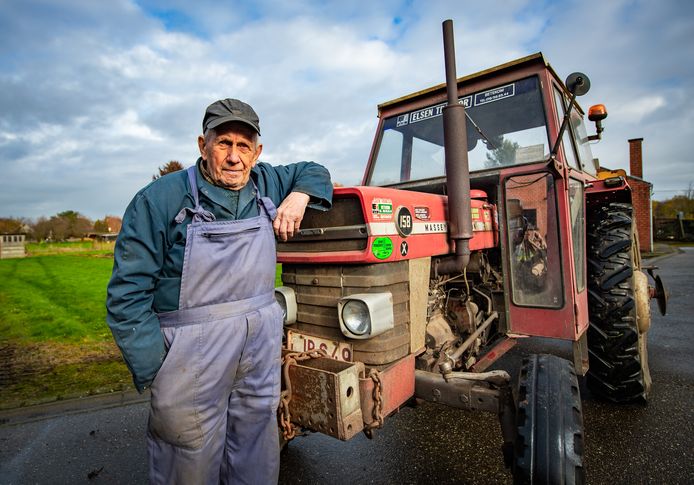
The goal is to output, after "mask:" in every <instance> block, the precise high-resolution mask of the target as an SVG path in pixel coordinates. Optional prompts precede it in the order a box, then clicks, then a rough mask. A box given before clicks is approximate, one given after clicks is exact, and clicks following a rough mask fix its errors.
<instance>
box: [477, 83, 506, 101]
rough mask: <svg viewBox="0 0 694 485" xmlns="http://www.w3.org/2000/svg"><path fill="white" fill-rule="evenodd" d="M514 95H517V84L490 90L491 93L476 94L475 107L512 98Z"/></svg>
mask: <svg viewBox="0 0 694 485" xmlns="http://www.w3.org/2000/svg"><path fill="white" fill-rule="evenodd" d="M514 94H516V85H515V84H507V85H506V86H501V87H499V88H494V89H490V90H489V91H483V92H481V93H477V94H475V106H480V105H482V104H487V103H491V102H493V101H499V100H500V99H504V98H510V97H511V96H513V95H514Z"/></svg>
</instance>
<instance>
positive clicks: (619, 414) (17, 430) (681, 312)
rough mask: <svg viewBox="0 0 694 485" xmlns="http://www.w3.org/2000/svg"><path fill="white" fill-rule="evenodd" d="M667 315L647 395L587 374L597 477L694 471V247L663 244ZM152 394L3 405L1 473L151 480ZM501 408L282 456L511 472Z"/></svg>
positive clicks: (419, 471)
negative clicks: (611, 387) (598, 394)
mask: <svg viewBox="0 0 694 485" xmlns="http://www.w3.org/2000/svg"><path fill="white" fill-rule="evenodd" d="M655 253H657V255H656V257H653V258H650V259H648V260H646V261H645V264H647V265H654V266H659V267H661V271H660V273H661V275H662V276H663V278H664V280H665V283H666V285H667V286H668V287H669V289H670V291H671V301H670V304H669V315H668V316H667V317H661V316H660V315H654V322H653V327H652V329H651V332H650V334H649V346H650V352H649V353H650V356H651V357H650V360H651V372H652V375H653V381H654V390H653V395H652V398H651V400H650V402H649V404H648V405H647V406H617V405H613V404H610V403H605V402H604V401H601V400H599V399H597V398H595V397H594V396H592V395H591V394H590V392H589V391H588V390H587V389H585V388H584V386H582V389H581V392H582V397H583V412H584V425H585V438H586V450H585V466H586V470H587V478H588V483H592V484H603V483H604V484H609V485H615V484H622V483H624V484H631V483H654V484H655V483H658V484H660V483H668V484H679V483H682V484H685V483H694V460H692V459H691V450H692V449H694V425H693V424H692V423H694V410H693V408H692V405H691V403H692V402H694V359H692V350H691V349H692V347H694V332H691V317H690V316H691V315H692V314H693V313H694V299H692V298H691V294H692V293H694V271H692V270H694V248H691V249H684V250H680V249H677V248H672V247H670V246H667V245H664V246H661V245H657V246H656V248H655ZM548 348H550V349H551V351H552V352H553V353H557V354H560V355H564V356H570V344H569V345H568V346H567V345H566V343H563V342H556V341H551V342H550V341H547V340H546V339H524V341H523V342H522V343H521V344H519V345H518V346H517V347H516V348H514V349H513V350H512V351H511V352H510V353H509V354H508V355H507V356H505V357H504V359H505V360H504V361H500V365H502V366H508V367H512V366H513V364H512V363H511V364H509V363H510V362H514V361H517V360H518V359H519V358H520V357H521V356H522V355H524V354H526V353H531V352H546V351H547V349H548ZM148 399H149V396H148V395H147V394H143V395H139V394H137V393H136V392H134V391H133V392H125V393H114V394H110V395H101V396H93V397H89V398H83V399H76V400H69V401H61V402H57V403H52V404H45V405H41V406H32V407H29V408H22V409H16V410H11V411H2V412H0V484H19V483H38V484H43V483H46V484H48V483H51V484H54V483H123V484H134V483H146V481H147V480H146V476H147V475H146V472H147V463H146V450H145V446H144V429H145V426H146V422H147V412H148ZM500 444H501V443H500V433H499V425H498V421H497V418H496V417H495V416H493V415H489V414H483V413H466V412H463V411H460V410H457V409H452V408H447V407H444V406H438V405H435V404H430V403H424V404H422V405H419V406H417V407H415V408H409V407H406V408H403V409H402V410H401V411H400V412H399V413H398V414H397V415H395V416H394V417H391V418H389V419H388V420H387V422H386V426H385V427H384V428H383V429H382V430H379V431H378V432H377V433H376V437H375V439H373V440H368V439H367V438H366V437H365V436H363V435H361V434H360V435H358V436H357V437H355V438H353V439H352V440H350V441H348V442H339V441H337V440H334V439H332V438H329V437H326V436H323V435H320V434H312V435H309V436H305V437H299V438H297V439H295V440H293V441H292V442H291V443H290V445H289V446H288V448H287V450H286V452H284V453H283V456H282V464H281V473H280V483H282V484H295V483H302V484H303V483H337V484H340V483H345V484H347V483H383V484H388V483H393V484H396V483H397V484H400V483H475V484H496V483H511V482H512V477H511V475H510V473H509V471H508V470H506V469H505V468H504V466H503V462H502V460H501V456H500V452H499V447H500Z"/></svg>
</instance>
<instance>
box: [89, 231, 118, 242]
mask: <svg viewBox="0 0 694 485" xmlns="http://www.w3.org/2000/svg"><path fill="white" fill-rule="evenodd" d="M87 237H88V238H90V239H94V240H95V241H115V240H116V239H117V238H118V233H111V232H101V233H97V232H90V233H89V234H87Z"/></svg>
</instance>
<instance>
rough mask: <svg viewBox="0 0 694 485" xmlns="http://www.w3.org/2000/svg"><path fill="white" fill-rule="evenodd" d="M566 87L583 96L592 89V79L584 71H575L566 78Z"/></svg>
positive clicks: (574, 93)
mask: <svg viewBox="0 0 694 485" xmlns="http://www.w3.org/2000/svg"><path fill="white" fill-rule="evenodd" d="M564 84H565V85H566V89H568V90H569V92H570V93H571V94H573V95H575V96H583V95H584V94H586V93H587V92H588V91H589V90H590V79H588V76H586V75H585V74H583V73H582V72H574V73H572V74H569V76H568V77H567V78H566V82H565V83H564Z"/></svg>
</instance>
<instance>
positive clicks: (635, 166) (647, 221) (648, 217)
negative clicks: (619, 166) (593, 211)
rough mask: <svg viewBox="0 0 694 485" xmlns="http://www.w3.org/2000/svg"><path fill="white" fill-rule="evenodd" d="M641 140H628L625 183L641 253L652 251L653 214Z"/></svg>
mask: <svg viewBox="0 0 694 485" xmlns="http://www.w3.org/2000/svg"><path fill="white" fill-rule="evenodd" d="M642 144H643V138H632V139H631V140H629V175H627V182H629V186H630V187H631V197H632V204H633V207H634V217H635V218H636V228H637V229H638V231H639V245H640V246H641V251H642V252H646V253H650V252H652V251H653V225H652V221H653V214H652V212H651V207H652V206H651V189H652V188H653V184H652V183H650V182H647V181H645V180H644V179H643V150H642Z"/></svg>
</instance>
